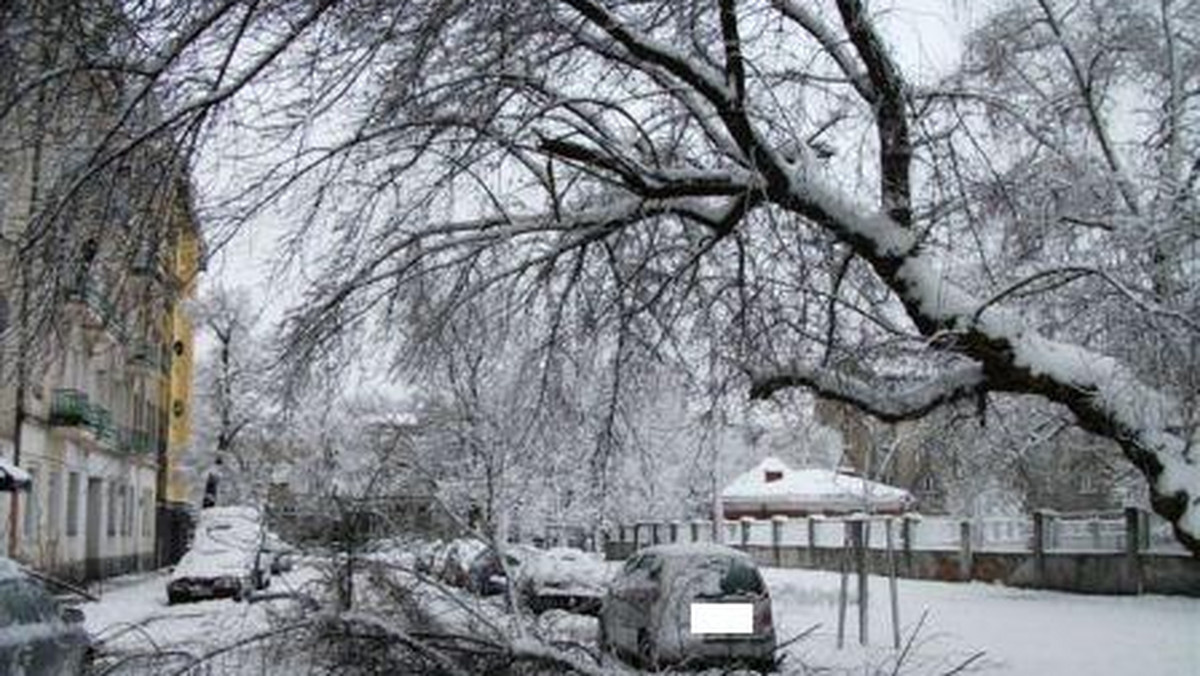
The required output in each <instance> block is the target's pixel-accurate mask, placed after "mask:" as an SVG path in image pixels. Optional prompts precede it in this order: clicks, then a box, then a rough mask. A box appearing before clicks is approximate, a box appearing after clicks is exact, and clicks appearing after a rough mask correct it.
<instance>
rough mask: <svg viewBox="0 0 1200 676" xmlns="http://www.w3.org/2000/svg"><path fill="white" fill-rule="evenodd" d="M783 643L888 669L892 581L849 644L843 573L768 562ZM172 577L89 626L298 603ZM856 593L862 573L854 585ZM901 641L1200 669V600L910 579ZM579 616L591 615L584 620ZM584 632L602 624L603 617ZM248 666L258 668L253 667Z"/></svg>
mask: <svg viewBox="0 0 1200 676" xmlns="http://www.w3.org/2000/svg"><path fill="white" fill-rule="evenodd" d="M314 576H315V573H314V572H312V571H311V570H308V571H307V572H306V571H304V570H298V571H297V572H295V573H291V574H289V575H287V576H284V577H282V578H275V581H274V582H273V584H272V590H273V591H275V590H281V589H287V588H299V587H301V586H302V585H304V584H305V583H307V582H308V581H310V580H312V579H313V578H314ZM765 576H766V579H767V583H768V585H769V587H770V589H771V593H772V596H773V606H774V612H775V622H776V628H777V631H778V633H779V636H780V639H781V640H783V639H785V638H787V637H791V636H794V635H796V634H798V633H800V632H801V631H803V630H805V629H807V628H809V627H811V626H812V625H814V624H818V623H820V624H821V625H822V626H821V628H820V629H819V630H817V631H816V632H815V633H814V634H813V635H811V636H809V637H808V638H806V639H804V640H803V641H800V642H797V643H795V644H794V645H792V646H790V647H789V648H788V650H787V653H788V659H787V664H788V665H790V668H787V669H785V672H786V673H810V672H806V671H805V670H804V669H802V668H800V664H801V663H803V665H804V666H805V667H808V668H822V669H829V670H830V671H829V672H821V673H854V674H863V673H869V674H874V673H876V672H877V671H879V672H882V673H885V674H890V673H892V667H893V666H894V664H895V660H896V653H895V652H894V651H893V650H892V649H891V627H890V620H889V610H888V606H887V583H886V580H884V579H883V578H876V577H873V578H871V581H872V582H871V590H872V591H871V594H872V597H871V598H872V604H871V605H872V607H871V626H870V635H871V642H872V644H873V645H872V646H871V647H868V648H862V647H860V646H858V645H857V633H856V626H857V625H856V624H855V622H856V618H857V615H856V611H855V607H854V606H851V607H850V608H849V610H848V613H847V623H848V626H847V630H846V638H847V648H846V649H845V650H841V651H839V650H838V649H837V647H836V629H837V590H838V576H837V575H836V574H833V573H824V572H811V571H799V570H780V569H766V570H765ZM165 580H166V576H165V574H162V573H153V574H147V575H141V576H133V577H127V578H121V579H119V580H116V581H113V582H110V583H109V584H108V588H107V589H106V591H105V592H104V595H103V598H102V600H101V601H100V602H99V603H92V604H87V605H86V606H84V610H85V612H86V613H87V627H88V630H89V631H91V632H92V633H93V635H96V636H99V637H100V638H103V639H107V640H108V647H109V648H110V649H116V650H120V651H138V650H149V649H153V648H158V649H167V650H184V651H187V652H189V653H191V654H193V655H195V654H201V653H204V652H207V651H209V650H212V649H214V648H216V647H219V646H221V645H227V644H229V643H232V642H234V641H236V640H238V639H239V638H243V637H245V636H249V635H252V634H254V633H256V632H259V631H262V630H264V629H266V628H267V627H268V626H269V619H268V618H269V615H270V613H271V612H275V611H278V610H280V609H281V608H284V607H288V606H287V604H289V603H290V602H289V601H273V602H269V603H259V604H253V605H248V604H245V603H238V602H234V601H230V600H219V601H206V602H202V603H193V604H185V605H179V606H167V605H166V596H165V592H164V585H165ZM850 586H851V590H852V591H853V587H854V585H853V580H851V585H850ZM900 608H901V611H900V612H901V623H902V627H903V630H902V631H903V636H904V638H905V639H906V640H907V638H908V636H909V635H910V634H911V632H912V628H913V626H914V625H915V624H916V623H917V622H918V620H919V618H920V616H921V614H922V612H924V611H928V616H927V617H926V620H925V623H924V625H923V626H922V628H921V631H920V632H919V633H918V634H917V636H916V639H915V640H914V641H913V644H912V648H911V649H910V650H909V654H908V655H907V656H906V658H905V660H904V663H903V664H902V667H901V669H900V672H899V673H901V674H921V675H925V674H941V673H945V672H946V671H949V670H951V669H953V668H954V667H955V666H957V665H958V664H960V663H961V662H963V661H964V660H966V659H967V658H968V657H971V656H972V655H975V654H976V653H977V652H980V651H983V652H984V655H983V656H982V657H980V658H978V659H977V660H976V661H975V662H974V663H973V665H972V666H973V667H974V668H975V669H976V671H973V673H986V674H1005V675H1020V676H1034V675H1040V674H1087V675H1088V676H1125V675H1128V674H1136V675H1137V676H1158V675H1164V676H1167V675H1175V674H1178V675H1180V676H1185V675H1186V676H1191V675H1195V674H1200V599H1185V598H1174V597H1162V596H1143V597H1114V596H1079V595H1072V594H1060V593H1056V592H1042V591H1025V590H1018V589H1010V588H1005V587H1000V586H994V585H984V584H948V583H938V582H919V581H912V580H901V581H900ZM580 619H581V620H582V619H583V618H580ZM578 624H579V627H578V628H579V629H588V630H589V631H594V629H593V627H594V626H595V625H594V622H593V621H589V622H581V623H578ZM248 673H257V672H256V671H250V672H248Z"/></svg>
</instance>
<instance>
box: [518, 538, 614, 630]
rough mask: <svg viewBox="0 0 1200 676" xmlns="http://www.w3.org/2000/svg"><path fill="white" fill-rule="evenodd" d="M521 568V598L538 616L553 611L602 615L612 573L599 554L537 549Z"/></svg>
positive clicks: (566, 548) (569, 549)
mask: <svg viewBox="0 0 1200 676" xmlns="http://www.w3.org/2000/svg"><path fill="white" fill-rule="evenodd" d="M533 551H534V552H536V554H535V555H533V556H530V557H529V558H528V560H526V561H524V562H523V563H522V565H521V567H520V586H519V589H520V595H521V600H522V602H523V603H524V605H525V606H526V607H527V608H529V609H530V610H531V611H533V612H534V613H543V612H545V611H547V610H551V609H555V608H557V609H560V610H568V611H570V612H573V613H581V614H584V615H596V614H598V613H599V612H600V605H601V601H602V599H603V598H604V588H605V584H606V583H607V582H608V571H607V569H606V568H605V565H604V562H603V560H601V558H600V557H599V556H598V555H595V554H591V553H589V552H585V551H582V550H579V549H572V548H569V547H555V548H553V549H548V550H545V551H540V550H533Z"/></svg>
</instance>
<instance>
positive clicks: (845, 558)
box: [837, 521, 850, 650]
mask: <svg viewBox="0 0 1200 676" xmlns="http://www.w3.org/2000/svg"><path fill="white" fill-rule="evenodd" d="M849 530H850V522H848V521H844V522H842V561H841V564H842V565H841V572H842V585H841V591H840V592H839V593H838V632H837V646H838V650H841V649H842V647H843V646H845V645H846V594H847V593H848V592H849V589H848V588H849V586H850V571H849V570H848V568H849V562H850V547H849V538H848V537H847V536H848V534H849Z"/></svg>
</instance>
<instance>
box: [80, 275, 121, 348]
mask: <svg viewBox="0 0 1200 676" xmlns="http://www.w3.org/2000/svg"><path fill="white" fill-rule="evenodd" d="M67 300H68V301H71V302H74V303H79V304H80V305H83V306H84V307H86V308H87V309H88V310H89V311H90V312H91V314H92V315H93V316H94V317H95V319H96V321H97V322H98V324H99V325H100V326H102V327H104V328H105V329H108V330H109V331H110V332H112V334H113V335H115V336H117V337H118V338H121V339H122V340H123V339H124V337H125V325H124V318H123V317H122V316H121V310H120V308H119V307H118V306H117V304H116V303H114V302H113V300H112V299H111V298H110V297H109V295H108V293H106V292H105V291H104V289H103V288H102V286H101V284H100V283H98V282H97V281H96V280H94V279H92V278H90V277H84V278H82V279H79V280H78V281H76V282H75V284H73V285H72V286H71V287H70V288H68V289H67Z"/></svg>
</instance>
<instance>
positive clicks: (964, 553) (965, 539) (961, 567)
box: [958, 519, 974, 582]
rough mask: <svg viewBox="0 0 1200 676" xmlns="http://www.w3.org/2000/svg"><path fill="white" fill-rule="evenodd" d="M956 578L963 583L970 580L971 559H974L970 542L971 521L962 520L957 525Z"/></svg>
mask: <svg viewBox="0 0 1200 676" xmlns="http://www.w3.org/2000/svg"><path fill="white" fill-rule="evenodd" d="M958 538H959V547H958V576H959V578H961V579H962V580H963V581H964V582H967V581H970V579H971V568H972V563H973V561H972V559H973V557H974V552H973V551H972V549H973V544H974V543H973V542H972V541H971V521H970V519H963V520H962V522H961V523H959V525H958Z"/></svg>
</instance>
